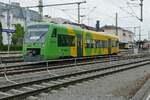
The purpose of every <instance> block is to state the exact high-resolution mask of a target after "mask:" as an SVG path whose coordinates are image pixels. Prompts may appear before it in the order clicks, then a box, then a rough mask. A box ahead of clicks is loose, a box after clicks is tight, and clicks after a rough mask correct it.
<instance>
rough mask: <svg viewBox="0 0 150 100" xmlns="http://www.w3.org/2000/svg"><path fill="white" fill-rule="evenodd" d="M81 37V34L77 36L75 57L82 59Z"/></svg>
mask: <svg viewBox="0 0 150 100" xmlns="http://www.w3.org/2000/svg"><path fill="white" fill-rule="evenodd" d="M82 43H83V37H82V34H77V57H82V56H83V47H82Z"/></svg>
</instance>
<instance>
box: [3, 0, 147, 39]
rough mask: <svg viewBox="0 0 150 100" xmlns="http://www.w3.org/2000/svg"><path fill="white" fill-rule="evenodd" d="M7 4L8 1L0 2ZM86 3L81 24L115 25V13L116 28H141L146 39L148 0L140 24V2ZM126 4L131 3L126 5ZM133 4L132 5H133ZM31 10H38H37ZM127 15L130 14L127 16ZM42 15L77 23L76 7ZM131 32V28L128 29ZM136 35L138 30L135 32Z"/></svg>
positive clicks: (25, 2) (28, 2) (28, 1)
mask: <svg viewBox="0 0 150 100" xmlns="http://www.w3.org/2000/svg"><path fill="white" fill-rule="evenodd" d="M0 1H1V2H5V3H8V1H9V0H0ZM76 1H83V0H43V3H44V5H45V4H56V3H70V2H76ZM86 1H87V3H85V4H81V15H86V17H83V18H81V21H82V23H85V24H89V25H91V26H95V23H96V20H100V23H101V26H103V25H115V13H116V12H117V13H118V16H119V19H118V26H120V27H135V26H139V25H141V26H142V38H143V39H144V38H146V39H148V31H150V7H149V5H150V0H144V21H143V23H141V22H140V21H139V20H138V19H137V18H136V17H133V16H132V15H136V16H138V17H140V7H139V6H138V4H139V1H140V0H135V1H132V0H86ZM11 2H19V3H21V6H32V5H38V0H11ZM128 3H132V5H131V4H128ZM133 3H134V5H133ZM33 10H38V9H37V8H35V9H33ZM129 13H132V15H131V14H129ZM44 15H49V16H52V17H62V18H66V19H69V20H71V21H77V5H71V6H57V7H46V8H44ZM130 30H132V31H133V28H130ZM136 35H138V29H137V30H136ZM136 38H138V37H136Z"/></svg>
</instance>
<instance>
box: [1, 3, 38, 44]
mask: <svg viewBox="0 0 150 100" xmlns="http://www.w3.org/2000/svg"><path fill="white" fill-rule="evenodd" d="M8 9H9V10H8ZM0 12H1V13H0V22H1V23H2V28H3V29H8V28H9V29H14V30H15V24H21V26H23V27H24V26H25V22H26V20H28V21H31V22H32V21H39V20H40V19H41V16H40V14H39V13H38V12H36V11H33V10H28V9H25V8H22V7H21V6H20V4H19V3H17V2H11V4H10V5H9V4H6V3H2V2H0ZM8 12H9V14H8ZM8 15H9V16H8ZM26 16H28V18H27V17H26ZM8 18H9V25H10V26H8ZM2 35H3V44H8V38H10V39H9V40H10V43H11V36H10V37H8V35H7V33H5V32H3V33H2Z"/></svg>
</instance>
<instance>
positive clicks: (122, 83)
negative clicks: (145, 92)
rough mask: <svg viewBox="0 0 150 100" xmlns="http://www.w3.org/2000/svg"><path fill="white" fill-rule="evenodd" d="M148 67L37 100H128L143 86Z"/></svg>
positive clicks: (79, 85)
mask: <svg viewBox="0 0 150 100" xmlns="http://www.w3.org/2000/svg"><path fill="white" fill-rule="evenodd" d="M149 71H150V67H149V65H146V66H142V67H138V68H135V69H131V70H128V71H124V72H120V73H116V74H113V75H109V76H105V77H101V78H98V79H94V80H90V81H87V82H84V83H79V84H77V85H74V86H69V87H67V88H62V89H60V90H55V91H52V92H50V93H46V95H39V96H38V97H39V100H129V99H130V98H131V97H132V96H134V94H135V93H136V92H137V91H138V90H139V88H140V87H141V86H142V85H143V84H144V82H145V77H147V76H148V75H149V74H150V73H149Z"/></svg>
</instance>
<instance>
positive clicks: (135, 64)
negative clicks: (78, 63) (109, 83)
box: [0, 60, 150, 100]
mask: <svg viewBox="0 0 150 100" xmlns="http://www.w3.org/2000/svg"><path fill="white" fill-rule="evenodd" d="M148 64H150V61H142V60H141V61H140V62H132V63H126V64H118V65H114V66H110V67H107V68H97V69H92V70H86V71H81V72H75V73H72V74H66V75H61V76H55V77H51V78H45V79H41V80H36V81H32V82H25V83H19V84H14V85H10V86H6V87H0V91H3V92H6V91H8V90H10V89H18V88H20V87H24V86H30V85H33V84H41V83H42V82H51V81H58V80H62V79H65V78H70V77H77V78H76V79H74V80H69V81H67V82H63V83H60V84H55V85H53V86H48V87H43V88H40V89H36V90H32V91H28V92H24V93H19V94H16V95H11V96H8V97H4V98H2V97H1V98H0V100H10V99H16V98H25V97H27V96H31V95H37V94H39V93H41V92H45V91H49V90H51V89H56V88H60V87H64V86H68V85H70V84H75V83H79V82H83V81H85V80H89V79H93V78H97V77H101V76H106V75H110V74H113V73H117V72H121V71H125V70H128V69H132V68H137V67H141V66H144V65H148ZM108 70H110V71H108ZM102 71H104V72H103V73H102ZM105 71H106V72H105ZM96 72H101V73H98V74H93V75H91V76H90V75H89V76H86V77H83V78H82V77H81V75H85V74H89V73H96ZM78 77H81V78H78Z"/></svg>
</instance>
